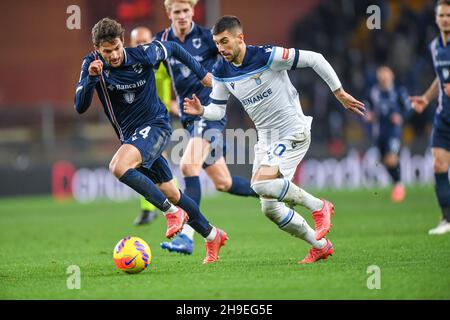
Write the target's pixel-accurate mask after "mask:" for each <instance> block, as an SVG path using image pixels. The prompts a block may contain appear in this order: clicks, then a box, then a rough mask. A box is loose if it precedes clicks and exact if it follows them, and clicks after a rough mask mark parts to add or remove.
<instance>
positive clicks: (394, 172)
mask: <svg viewBox="0 0 450 320" xmlns="http://www.w3.org/2000/svg"><path fill="white" fill-rule="evenodd" d="M387 170H388V172H389V175H390V176H391V178H392V181H393V182H394V184H396V183H398V182H399V181H400V164H397V165H396V166H395V167H387Z"/></svg>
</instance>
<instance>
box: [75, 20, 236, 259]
mask: <svg viewBox="0 0 450 320" xmlns="http://www.w3.org/2000/svg"><path fill="white" fill-rule="evenodd" d="M92 40H93V43H94V48H95V51H94V52H92V53H91V54H89V55H87V56H86V57H85V58H84V60H83V63H82V70H81V75H80V80H79V82H78V85H77V88H76V95H75V110H76V111H77V112H78V113H83V112H85V111H86V110H87V109H88V108H89V106H90V104H91V102H92V97H93V95H94V91H97V95H98V97H99V99H100V101H101V103H102V105H103V109H104V111H105V114H106V116H107V117H108V119H109V120H110V122H111V124H112V126H113V128H114V130H115V131H116V133H117V136H118V137H119V139H120V142H121V147H120V148H119V149H118V150H117V152H116V154H115V155H114V157H113V159H112V160H111V163H110V165H109V168H110V171H111V172H112V173H113V174H114V176H116V177H117V178H118V179H119V180H120V181H121V182H123V183H125V184H126V185H128V186H129V187H131V188H132V189H134V190H135V191H136V192H138V193H139V194H141V195H142V196H144V197H145V199H147V200H148V201H149V202H151V203H152V204H154V205H155V206H156V207H157V208H158V209H160V210H161V211H162V212H163V213H164V215H165V218H166V220H167V232H166V236H167V237H168V238H172V237H173V236H174V235H175V234H177V233H178V232H179V231H180V230H181V229H182V227H183V225H184V223H185V222H186V220H187V219H189V220H188V221H189V223H190V225H191V226H192V227H193V228H194V229H195V230H196V231H197V232H199V233H200V234H201V235H202V236H203V237H204V238H205V239H206V258H205V259H204V260H203V263H210V262H214V261H216V260H217V259H218V253H219V250H220V248H221V247H222V246H223V245H224V244H225V241H226V240H227V234H226V233H225V232H224V231H222V230H220V229H218V228H215V227H213V226H211V225H210V224H209V222H208V220H206V218H205V217H204V216H203V215H202V213H201V212H200V210H199V208H198V205H197V204H196V203H195V201H193V200H192V199H191V198H189V197H188V196H187V195H185V194H183V193H181V192H180V191H179V190H178V189H177V188H176V187H175V186H174V184H173V181H172V179H173V177H172V173H171V171H170V168H169V166H168V163H167V161H166V159H165V158H164V157H163V156H162V155H161V153H162V152H163V150H164V149H165V148H166V146H167V144H168V143H169V140H170V135H171V133H172V128H171V126H170V122H169V115H168V112H167V109H166V107H165V106H164V104H163V103H162V102H161V100H160V99H159V97H158V95H157V93H156V87H155V76H154V72H153V67H155V66H157V65H158V64H159V63H160V62H161V61H164V60H166V59H168V58H171V57H175V58H176V59H179V60H180V61H183V63H184V64H185V65H187V66H188V67H189V68H190V69H191V70H192V71H193V72H194V74H195V75H196V77H197V78H198V81H200V79H202V83H204V84H205V85H210V75H209V74H207V71H206V70H205V69H204V68H203V67H202V66H201V65H200V64H199V63H198V62H197V61H195V59H193V57H192V56H191V55H189V53H187V52H186V51H185V50H184V49H183V48H182V47H180V46H179V45H177V44H176V43H173V42H159V41H154V42H152V43H149V44H146V45H141V46H138V47H136V48H124V47H123V41H124V29H123V28H122V26H121V25H120V24H119V23H118V22H116V21H115V20H112V19H109V18H104V19H102V20H100V21H99V22H98V23H97V24H96V25H95V26H94V27H93V28H92ZM186 213H187V214H186Z"/></svg>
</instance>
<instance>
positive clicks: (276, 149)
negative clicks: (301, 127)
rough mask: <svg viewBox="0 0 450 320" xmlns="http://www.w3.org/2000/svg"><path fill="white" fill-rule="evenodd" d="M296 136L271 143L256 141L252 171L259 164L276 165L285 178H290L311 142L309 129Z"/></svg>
mask: <svg viewBox="0 0 450 320" xmlns="http://www.w3.org/2000/svg"><path fill="white" fill-rule="evenodd" d="M297 136H298V138H294V139H284V140H283V139H282V140H280V141H277V142H275V143H272V144H267V143H266V142H265V141H258V143H257V144H256V145H255V149H254V150H255V160H254V162H253V170H252V173H253V174H255V172H256V171H257V170H258V169H259V167H261V166H270V167H278V168H279V171H280V173H281V174H282V175H283V177H284V178H285V179H288V180H292V178H294V175H295V171H296V170H297V166H298V165H299V164H300V161H302V159H303V157H304V156H305V154H306V152H307V151H308V149H309V145H310V143H311V133H310V132H309V131H307V132H305V133H301V134H299V135H297Z"/></svg>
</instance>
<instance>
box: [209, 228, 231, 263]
mask: <svg viewBox="0 0 450 320" xmlns="http://www.w3.org/2000/svg"><path fill="white" fill-rule="evenodd" d="M227 240H228V235H227V233H226V232H225V231H223V230H220V229H218V228H217V234H216V237H215V238H214V240H213V241H207V242H206V257H205V259H203V263H204V264H207V263H211V262H214V261H217V260H219V251H220V248H221V247H222V246H224V245H225V241H227Z"/></svg>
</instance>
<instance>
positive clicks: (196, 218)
mask: <svg viewBox="0 0 450 320" xmlns="http://www.w3.org/2000/svg"><path fill="white" fill-rule="evenodd" d="M176 205H177V206H179V207H180V208H181V209H183V210H184V211H186V212H187V214H188V215H189V220H188V223H189V225H190V226H191V227H192V228H193V229H194V230H195V231H197V232H198V233H200V234H201V235H202V236H203V238H206V237H207V236H208V235H209V234H210V232H211V230H212V226H211V225H210V224H209V222H208V220H206V218H205V216H204V215H203V214H202V213H201V212H200V209H199V207H198V205H197V204H196V203H195V201H194V200H193V199H191V198H190V197H189V196H187V195H186V194H184V193H183V192H181V190H180V201H178V203H177V204H176Z"/></svg>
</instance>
